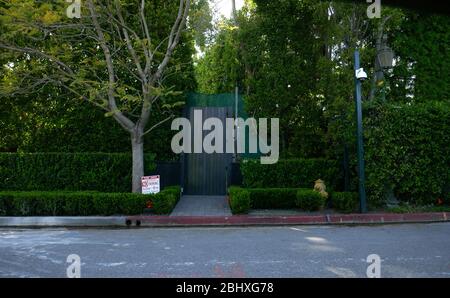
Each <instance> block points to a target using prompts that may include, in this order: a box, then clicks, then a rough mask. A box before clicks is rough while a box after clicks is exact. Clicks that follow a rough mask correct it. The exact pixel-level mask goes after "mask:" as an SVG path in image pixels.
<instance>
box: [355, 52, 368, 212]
mask: <svg viewBox="0 0 450 298" xmlns="http://www.w3.org/2000/svg"><path fill="white" fill-rule="evenodd" d="M359 64H360V63H359V51H358V50H355V56H354V67H355V102H356V124H357V132H356V139H357V150H358V182H359V183H358V190H359V202H360V212H361V213H366V212H367V200H366V187H365V173H364V142H363V125H362V102H361V83H362V81H364V80H365V79H367V74H366V73H365V72H364V70H363V68H360V65H359Z"/></svg>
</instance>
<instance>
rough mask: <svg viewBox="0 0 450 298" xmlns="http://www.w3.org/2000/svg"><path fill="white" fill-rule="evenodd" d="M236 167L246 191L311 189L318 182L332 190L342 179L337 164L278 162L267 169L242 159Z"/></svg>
mask: <svg viewBox="0 0 450 298" xmlns="http://www.w3.org/2000/svg"><path fill="white" fill-rule="evenodd" d="M240 166H241V172H242V177H243V184H244V186H245V187H250V188H269V187H272V188H273V187H275V188H277V187H289V188H299V187H302V188H313V187H314V182H315V181H316V180H317V179H322V180H324V181H325V183H326V185H327V187H330V188H333V189H334V188H336V187H337V186H338V184H339V183H340V180H341V176H342V175H341V172H340V170H339V163H338V162H337V161H334V160H327V159H281V160H279V161H278V162H277V163H275V164H271V165H264V164H261V163H260V160H259V159H246V160H243V162H242V163H241V165H240ZM294 195H295V194H294Z"/></svg>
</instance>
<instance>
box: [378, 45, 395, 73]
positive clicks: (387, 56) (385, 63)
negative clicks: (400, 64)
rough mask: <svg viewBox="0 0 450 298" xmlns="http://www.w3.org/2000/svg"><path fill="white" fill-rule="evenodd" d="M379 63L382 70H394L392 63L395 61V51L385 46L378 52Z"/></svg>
mask: <svg viewBox="0 0 450 298" xmlns="http://www.w3.org/2000/svg"><path fill="white" fill-rule="evenodd" d="M377 57H378V63H379V64H380V67H381V68H382V69H388V68H392V63H393V61H394V51H392V49H391V48H390V47H388V46H384V47H383V48H382V49H381V50H380V51H379V52H378V55H377Z"/></svg>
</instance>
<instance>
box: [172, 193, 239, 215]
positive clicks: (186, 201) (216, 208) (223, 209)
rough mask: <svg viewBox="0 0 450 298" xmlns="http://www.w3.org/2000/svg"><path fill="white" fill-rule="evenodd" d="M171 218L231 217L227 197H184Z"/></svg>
mask: <svg viewBox="0 0 450 298" xmlns="http://www.w3.org/2000/svg"><path fill="white" fill-rule="evenodd" d="M170 215H171V216H202V215H204V216H207V215H216V216H231V210H230V207H229V205H228V202H227V198H226V197H225V196H182V197H181V199H180V201H179V202H178V204H177V205H176V206H175V208H174V209H173V211H172V213H171V214H170Z"/></svg>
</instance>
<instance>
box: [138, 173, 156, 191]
mask: <svg viewBox="0 0 450 298" xmlns="http://www.w3.org/2000/svg"><path fill="white" fill-rule="evenodd" d="M141 184H142V193H143V194H152V193H158V192H159V175H156V176H143V177H142V178H141Z"/></svg>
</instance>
